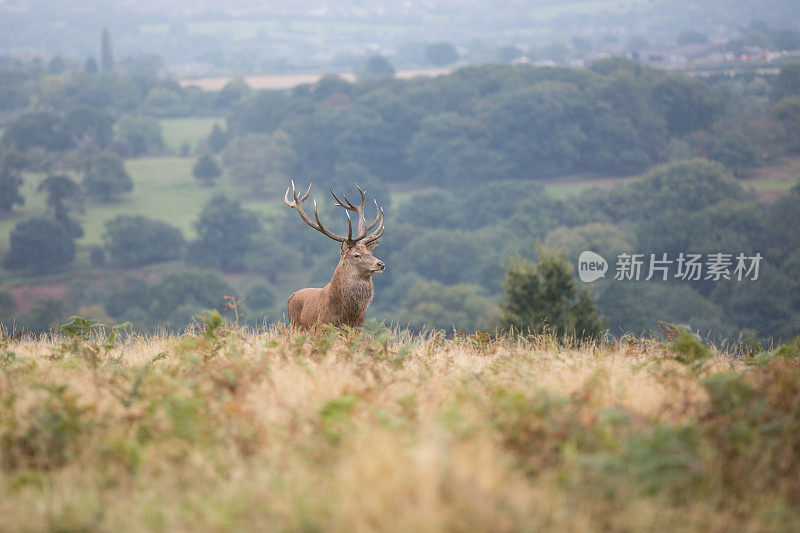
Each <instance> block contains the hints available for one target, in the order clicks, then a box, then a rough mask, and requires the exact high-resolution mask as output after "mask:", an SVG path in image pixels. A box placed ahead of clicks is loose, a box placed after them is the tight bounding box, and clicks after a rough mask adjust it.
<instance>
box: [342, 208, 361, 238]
mask: <svg viewBox="0 0 800 533" xmlns="http://www.w3.org/2000/svg"><path fill="white" fill-rule="evenodd" d="M345 215H347V240H348V241H349V242H353V221H352V220H350V213H345ZM359 239H363V237H359ZM359 239H356V242H357V241H358V240H359Z"/></svg>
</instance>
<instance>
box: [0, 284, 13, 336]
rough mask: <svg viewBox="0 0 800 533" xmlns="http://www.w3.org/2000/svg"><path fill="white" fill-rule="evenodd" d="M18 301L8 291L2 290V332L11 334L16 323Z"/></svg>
mask: <svg viewBox="0 0 800 533" xmlns="http://www.w3.org/2000/svg"><path fill="white" fill-rule="evenodd" d="M16 309H17V300H16V299H15V298H14V295H13V294H11V293H10V292H8V291H6V290H0V331H2V332H4V333H6V334H9V333H10V329H11V326H12V322H13V321H14V311H16Z"/></svg>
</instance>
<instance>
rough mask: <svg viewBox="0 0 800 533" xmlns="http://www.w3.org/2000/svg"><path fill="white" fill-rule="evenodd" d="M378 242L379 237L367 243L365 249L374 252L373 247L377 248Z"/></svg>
mask: <svg viewBox="0 0 800 533" xmlns="http://www.w3.org/2000/svg"><path fill="white" fill-rule="evenodd" d="M380 243H381V241H380V239H378V240H377V241H372V242H371V243H369V244H368V245H367V250H369V251H370V252H374V251H375V248H377V247H378V245H379V244H380Z"/></svg>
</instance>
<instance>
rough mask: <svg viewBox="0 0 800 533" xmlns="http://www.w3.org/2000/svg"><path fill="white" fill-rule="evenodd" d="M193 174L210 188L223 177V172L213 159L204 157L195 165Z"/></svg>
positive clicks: (207, 156) (208, 156)
mask: <svg viewBox="0 0 800 533" xmlns="http://www.w3.org/2000/svg"><path fill="white" fill-rule="evenodd" d="M192 174H194V177H195V178H196V179H197V180H198V181H200V182H201V183H202V184H203V185H206V186H209V185H212V184H213V183H214V180H216V179H217V178H218V177H220V176H221V175H222V170H221V169H220V168H219V165H218V164H217V162H216V161H215V160H214V158H213V157H211V156H210V155H204V156H202V157H200V158H199V159H198V160H197V162H196V163H195V164H194V168H193V169H192Z"/></svg>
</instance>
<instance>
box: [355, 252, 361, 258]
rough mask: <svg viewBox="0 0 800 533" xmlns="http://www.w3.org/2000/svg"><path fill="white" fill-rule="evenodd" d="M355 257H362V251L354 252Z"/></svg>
mask: <svg viewBox="0 0 800 533" xmlns="http://www.w3.org/2000/svg"><path fill="white" fill-rule="evenodd" d="M353 257H355V258H356V259H358V258H359V257H361V254H360V253H358V252H356V253H354V254H353Z"/></svg>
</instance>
